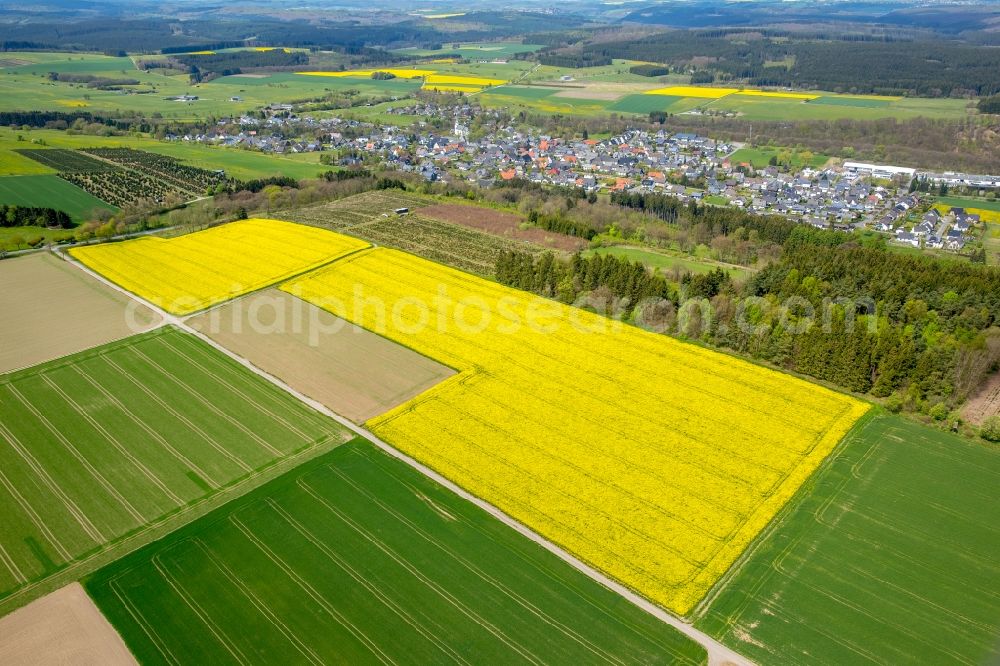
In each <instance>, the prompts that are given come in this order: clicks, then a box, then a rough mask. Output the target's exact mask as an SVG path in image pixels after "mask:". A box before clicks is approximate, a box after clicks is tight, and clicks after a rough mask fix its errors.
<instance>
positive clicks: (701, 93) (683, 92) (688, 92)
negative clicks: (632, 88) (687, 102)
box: [644, 86, 740, 99]
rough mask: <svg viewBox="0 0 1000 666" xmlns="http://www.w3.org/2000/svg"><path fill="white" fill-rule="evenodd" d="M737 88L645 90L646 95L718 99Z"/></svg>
mask: <svg viewBox="0 0 1000 666" xmlns="http://www.w3.org/2000/svg"><path fill="white" fill-rule="evenodd" d="M738 92H740V90H739V89H738V88H702V87H701V86H669V87H667V88H656V89H654V90H647V91H646V92H645V93H644V94H646V95H670V96H673V97H703V98H705V99H718V98H719V97H726V96H727V95H732V94H733V93H738Z"/></svg>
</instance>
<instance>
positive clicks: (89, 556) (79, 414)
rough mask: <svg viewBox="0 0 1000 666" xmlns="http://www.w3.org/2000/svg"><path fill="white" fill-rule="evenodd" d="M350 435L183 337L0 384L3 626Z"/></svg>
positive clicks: (155, 338) (169, 333)
mask: <svg viewBox="0 0 1000 666" xmlns="http://www.w3.org/2000/svg"><path fill="white" fill-rule="evenodd" d="M66 325H67V326H72V325H73V322H66ZM344 433H345V431H344V429H343V428H342V427H341V426H339V425H338V424H336V423H335V422H333V421H331V420H329V419H327V418H326V417H324V416H322V415H320V414H319V413H317V412H314V411H312V410H311V409H309V408H307V407H305V406H304V405H303V404H301V403H299V402H298V401H296V400H295V399H294V398H292V397H291V396H290V395H288V394H286V393H284V392H283V391H281V390H279V389H278V388H276V387H274V386H273V385H271V384H269V383H267V382H266V381H265V380H263V379H261V378H259V377H257V376H256V375H253V374H251V373H250V372H248V371H247V370H245V369H244V368H243V367H242V366H240V365H238V364H237V363H235V362H234V361H232V360H230V359H229V358H228V357H226V356H224V355H222V354H221V353H220V352H217V351H216V350H214V349H212V348H211V347H208V346H207V345H205V344H204V343H202V342H200V341H199V340H197V339H196V338H194V337H191V336H189V335H187V334H184V333H181V332H180V331H178V330H176V329H173V328H161V329H157V330H156V331H153V332H150V333H148V334H143V335H139V336H134V337H131V338H127V339H125V340H123V341H120V342H116V343H111V344H109V345H105V346H102V347H98V348H96V349H92V350H88V351H86V352H82V353H79V354H75V355H72V356H68V357H64V358H62V359H59V360H57V361H53V362H50V363H45V364H42V365H38V366H34V367H32V368H29V369H27V370H23V371H18V372H14V373H10V374H7V375H2V376H0V444H2V446H0V516H3V520H2V521H0V615H2V614H3V613H4V612H6V611H7V610H11V608H12V607H16V606H18V605H21V604H23V603H25V602H27V601H30V599H31V598H32V597H34V596H39V595H40V594H41V593H42V592H46V591H49V589H47V588H50V587H54V585H55V582H54V581H50V580H49V579H50V577H53V575H54V574H59V573H60V572H64V571H66V570H67V569H68V570H70V573H71V574H72V575H75V576H79V575H81V574H84V573H88V567H90V569H89V570H93V569H94V568H96V567H97V566H98V564H103V562H98V560H99V559H100V557H101V556H104V555H105V554H107V553H108V551H113V550H115V548H116V547H118V546H128V545H131V546H132V547H135V546H138V545H142V544H143V543H146V542H148V541H149V540H152V538H153V536H154V534H155V532H156V529H157V528H158V527H164V526H166V525H168V524H170V525H172V526H176V525H177V524H178V523H179V522H180V521H183V520H185V519H188V516H190V515H191V514H192V511H195V510H198V509H199V508H202V507H203V505H205V503H206V500H207V499H208V498H215V497H216V496H219V497H225V496H226V495H228V494H229V493H230V492H232V491H234V490H235V489H237V488H243V489H246V487H248V486H252V485H253V484H259V483H260V482H262V481H263V480H264V478H266V476H267V475H263V476H262V473H263V472H265V471H267V473H268V474H270V475H272V476H273V475H274V474H276V473H277V472H278V471H282V470H283V468H284V466H285V465H286V464H290V463H292V462H295V461H297V460H301V459H302V458H304V457H307V456H309V455H315V454H318V453H320V452H323V451H325V450H327V449H329V448H330V446H333V445H336V444H339V443H341V442H343V441H344V440H345V439H346V436H345V434H344ZM203 512H204V511H203ZM126 542H127V543H126ZM62 582H65V580H63V581H62Z"/></svg>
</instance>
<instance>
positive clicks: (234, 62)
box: [171, 49, 309, 76]
mask: <svg viewBox="0 0 1000 666" xmlns="http://www.w3.org/2000/svg"><path fill="white" fill-rule="evenodd" d="M171 60H173V61H175V62H177V63H179V64H180V65H183V67H185V68H187V70H188V71H189V72H190V73H191V74H192V75H199V74H208V73H211V74H218V75H219V76H230V75H232V74H239V73H240V72H242V71H243V70H244V69H259V68H263V67H267V68H282V67H302V66H303V65H307V64H309V56H308V54H305V53H301V52H298V51H293V52H291V53H286V52H285V51H283V50H281V49H275V50H272V51H255V50H250V51H229V52H225V53H212V54H205V55H198V56H191V55H183V54H179V55H175V56H173V57H172V58H171Z"/></svg>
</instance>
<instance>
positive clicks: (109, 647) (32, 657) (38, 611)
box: [0, 583, 136, 666]
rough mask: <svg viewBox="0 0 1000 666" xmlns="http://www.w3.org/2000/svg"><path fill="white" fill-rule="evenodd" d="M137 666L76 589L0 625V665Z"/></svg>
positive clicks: (52, 596)
mask: <svg viewBox="0 0 1000 666" xmlns="http://www.w3.org/2000/svg"><path fill="white" fill-rule="evenodd" d="M135 663H136V660H135V658H134V657H133V656H132V654H131V653H130V652H129V650H128V648H127V647H125V643H124V642H123V641H122V639H121V637H120V636H119V635H118V632H116V631H115V630H114V627H112V626H111V625H110V624H109V623H108V621H107V620H106V619H104V616H103V615H101V611H99V610H98V609H97V606H95V605H94V602H92V601H91V600H90V597H88V596H87V593H86V592H84V590H83V588H82V587H81V586H80V584H79V583H71V584H69V585H67V586H66V587H63V588H61V589H59V590H56V591H55V592H52V593H51V594H49V595H47V596H44V597H42V598H41V599H38V600H37V601H34V602H32V603H30V604H28V605H27V606H25V607H24V608H21V609H19V610H16V611H14V612H13V613H11V614H10V615H7V616H6V617H4V618H2V619H0V664H5V665H6V666H29V665H30V666H39V665H42V664H74V666H76V665H81V666H84V665H93V666H125V665H126V664H128V665H132V664H135Z"/></svg>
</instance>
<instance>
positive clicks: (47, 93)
mask: <svg viewBox="0 0 1000 666" xmlns="http://www.w3.org/2000/svg"><path fill="white" fill-rule="evenodd" d="M22 55H41V54H22V53H16V52H8V53H6V54H5V57H7V58H9V59H14V60H19V59H21V56H22ZM46 55H49V56H51V57H50V58H46V59H45V60H44V61H43V62H40V63H38V64H29V65H22V66H17V67H7V68H2V69H0V110H2V111H15V110H27V109H32V110H38V111H41V110H53V111H72V110H83V111H117V112H126V111H138V112H141V113H145V114H152V113H154V112H156V113H159V114H161V115H162V116H163V117H165V118H174V119H179V120H189V119H198V118H200V119H204V118H206V117H208V116H210V115H215V116H227V115H231V114H234V113H241V112H243V111H247V110H250V109H255V108H258V107H261V106H265V105H267V104H271V103H274V102H291V101H294V100H301V99H309V98H314V97H320V96H322V95H324V94H326V93H328V92H336V91H344V90H357V91H358V92H359V93H360V94H362V95H368V96H374V95H405V94H406V93H407V92H409V91H412V90H414V89H416V88H418V87H419V86H420V83H419V82H412V81H403V80H390V81H374V80H371V79H332V78H324V77H311V76H299V75H297V74H294V73H290V72H282V73H274V74H269V75H265V76H263V77H256V76H254V77H247V76H226V77H221V78H218V79H214V80H212V81H207V82H203V83H192V82H191V81H190V80H189V77H188V76H187V75H186V74H178V73H177V72H175V71H174V70H164V69H151V70H148V71H141V70H138V69H136V67H135V65H134V64H133V62H132V60H131V59H130V58H110V57H107V56H99V55H93V54H69V55H67V54H46ZM25 59H26V58H25ZM524 66H525V67H526V66H527V65H524ZM49 72H57V73H60V74H75V75H79V74H89V75H94V76H101V77H105V78H111V79H134V80H137V81H138V82H139V83H138V84H135V85H130V86H126V88H127V92H126V93H125V94H123V93H122V92H120V91H117V90H100V89H97V88H89V87H87V85H86V84H82V83H70V82H65V81H51V80H49V77H48V74H49ZM179 95H195V96H197V97H198V100H197V101H193V102H179V101H172V100H169V99H168V98H170V97H176V96H179ZM233 97H238V98H239V100H237V101H234V100H233V99H232V98H233Z"/></svg>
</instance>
